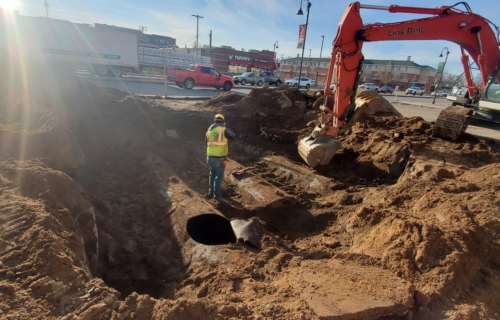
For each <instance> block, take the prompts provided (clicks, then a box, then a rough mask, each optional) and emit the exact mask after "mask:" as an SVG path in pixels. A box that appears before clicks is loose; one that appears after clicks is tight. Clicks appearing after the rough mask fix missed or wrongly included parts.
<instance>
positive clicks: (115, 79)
mask: <svg viewBox="0 0 500 320" xmlns="http://www.w3.org/2000/svg"><path fill="white" fill-rule="evenodd" d="M76 75H77V76H79V77H81V78H83V79H86V80H97V81H98V80H107V81H109V80H111V81H123V82H138V83H150V84H151V83H152V84H163V83H164V82H163V79H162V80H154V79H144V78H127V77H125V78H124V77H120V78H113V77H94V76H92V75H87V74H76ZM172 84H175V82H167V85H172Z"/></svg>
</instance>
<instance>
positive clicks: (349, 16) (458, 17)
mask: <svg viewBox="0 0 500 320" xmlns="http://www.w3.org/2000/svg"><path fill="white" fill-rule="evenodd" d="M463 4H464V6H465V7H466V9H467V10H465V11H461V10H459V9H458V8H457V5H455V6H442V7H439V8H417V7H408V6H397V5H391V6H374V5H363V4H360V3H359V2H354V3H352V4H350V5H349V7H348V8H347V9H346V11H345V12H344V15H343V17H342V19H341V21H340V23H339V26H338V30H337V34H336V36H335V39H334V41H333V48H332V54H331V60H330V66H329V69H328V73H327V79H326V85H325V90H324V93H325V96H326V97H328V96H329V95H330V84H331V83H332V81H333V82H334V88H335V92H334V104H333V108H328V107H327V104H326V101H327V99H325V104H324V105H323V106H321V107H320V110H321V111H322V116H321V119H322V121H321V124H320V125H319V126H318V127H316V128H315V129H314V131H313V134H312V135H311V136H310V137H306V138H304V139H302V140H301V141H300V143H299V153H300V154H301V156H302V158H303V159H304V160H305V161H306V162H307V163H308V164H309V165H312V166H315V165H316V164H327V163H328V162H329V161H330V159H331V157H330V159H326V158H321V156H322V155H323V154H325V155H331V154H332V153H331V152H320V153H318V152H316V153H318V154H319V156H318V155H312V153H314V152H312V151H313V149H316V150H319V149H321V143H319V144H318V143H315V142H314V141H313V140H316V139H317V138H318V137H319V136H321V135H325V136H330V137H336V136H338V135H339V134H340V132H341V130H342V128H343V127H344V124H345V122H346V120H349V118H350V116H352V114H353V113H354V110H355V108H356V104H355V100H356V90H357V84H358V81H359V76H360V73H361V68H362V65H363V54H362V48H363V44H364V42H372V41H391V40H448V41H451V42H454V43H456V44H458V45H459V46H460V47H461V49H462V57H461V60H462V64H463V66H464V70H465V77H466V81H467V86H468V90H469V95H470V96H471V97H472V96H474V94H475V92H477V88H476V86H475V84H474V83H473V81H472V75H471V70H470V67H469V55H470V57H472V59H473V60H474V61H475V62H476V64H477V65H478V66H479V69H480V71H481V75H482V82H483V86H484V85H486V83H487V81H488V77H489V75H490V74H491V73H492V72H493V71H494V70H495V68H496V67H497V66H498V64H499V60H500V50H499V47H498V40H497V38H496V37H495V33H494V32H493V30H492V28H491V27H490V22H489V21H488V20H487V19H485V18H483V17H482V16H480V15H477V14H475V13H473V12H472V11H470V9H469V7H468V5H467V4H465V3H463ZM361 9H375V10H386V11H388V12H392V13H413V14H423V15H431V17H427V18H423V19H415V20H409V21H402V22H396V23H373V24H366V25H364V24H363V21H362V18H361V15H360V11H361ZM467 53H468V54H469V55H467ZM328 115H331V116H330V117H331V118H332V121H331V123H329V121H328V118H329V117H328ZM323 140H324V138H323ZM330 145H331V143H330ZM313 146H314V148H313ZM335 146H336V148H337V149H338V148H340V144H335ZM326 148H328V147H326ZM335 152H336V150H335ZM332 156H333V155H332Z"/></svg>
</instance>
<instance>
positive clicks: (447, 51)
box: [432, 47, 450, 104]
mask: <svg viewBox="0 0 500 320" xmlns="http://www.w3.org/2000/svg"><path fill="white" fill-rule="evenodd" d="M444 49H446V58H444V65H443V70H441V75H440V76H439V81H438V84H437V87H436V88H435V89H434V99H432V104H435V103H436V96H437V88H439V85H440V84H441V80H442V79H443V75H444V68H445V67H446V61H447V60H448V55H449V54H450V51H449V50H450V49H448V47H444V48H443V50H441V54H440V55H439V57H440V58H442V57H443V51H444Z"/></svg>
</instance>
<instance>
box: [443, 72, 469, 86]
mask: <svg viewBox="0 0 500 320" xmlns="http://www.w3.org/2000/svg"><path fill="white" fill-rule="evenodd" d="M464 82H465V77H464V74H463V73H462V74H453V73H450V72H448V71H445V72H443V76H442V77H441V84H440V88H439V89H451V88H453V86H454V85H458V84H464ZM437 89H438V88H437Z"/></svg>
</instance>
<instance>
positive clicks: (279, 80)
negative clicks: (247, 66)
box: [260, 71, 283, 87]
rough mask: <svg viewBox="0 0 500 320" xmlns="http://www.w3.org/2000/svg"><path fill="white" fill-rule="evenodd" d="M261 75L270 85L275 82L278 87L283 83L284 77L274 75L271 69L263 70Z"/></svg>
mask: <svg viewBox="0 0 500 320" xmlns="http://www.w3.org/2000/svg"><path fill="white" fill-rule="evenodd" d="M260 76H261V77H262V78H264V83H267V84H269V85H273V84H275V85H276V86H277V87H279V86H280V85H281V84H282V83H283V78H281V77H280V76H275V75H273V73H272V72H271V71H261V72H260Z"/></svg>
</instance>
